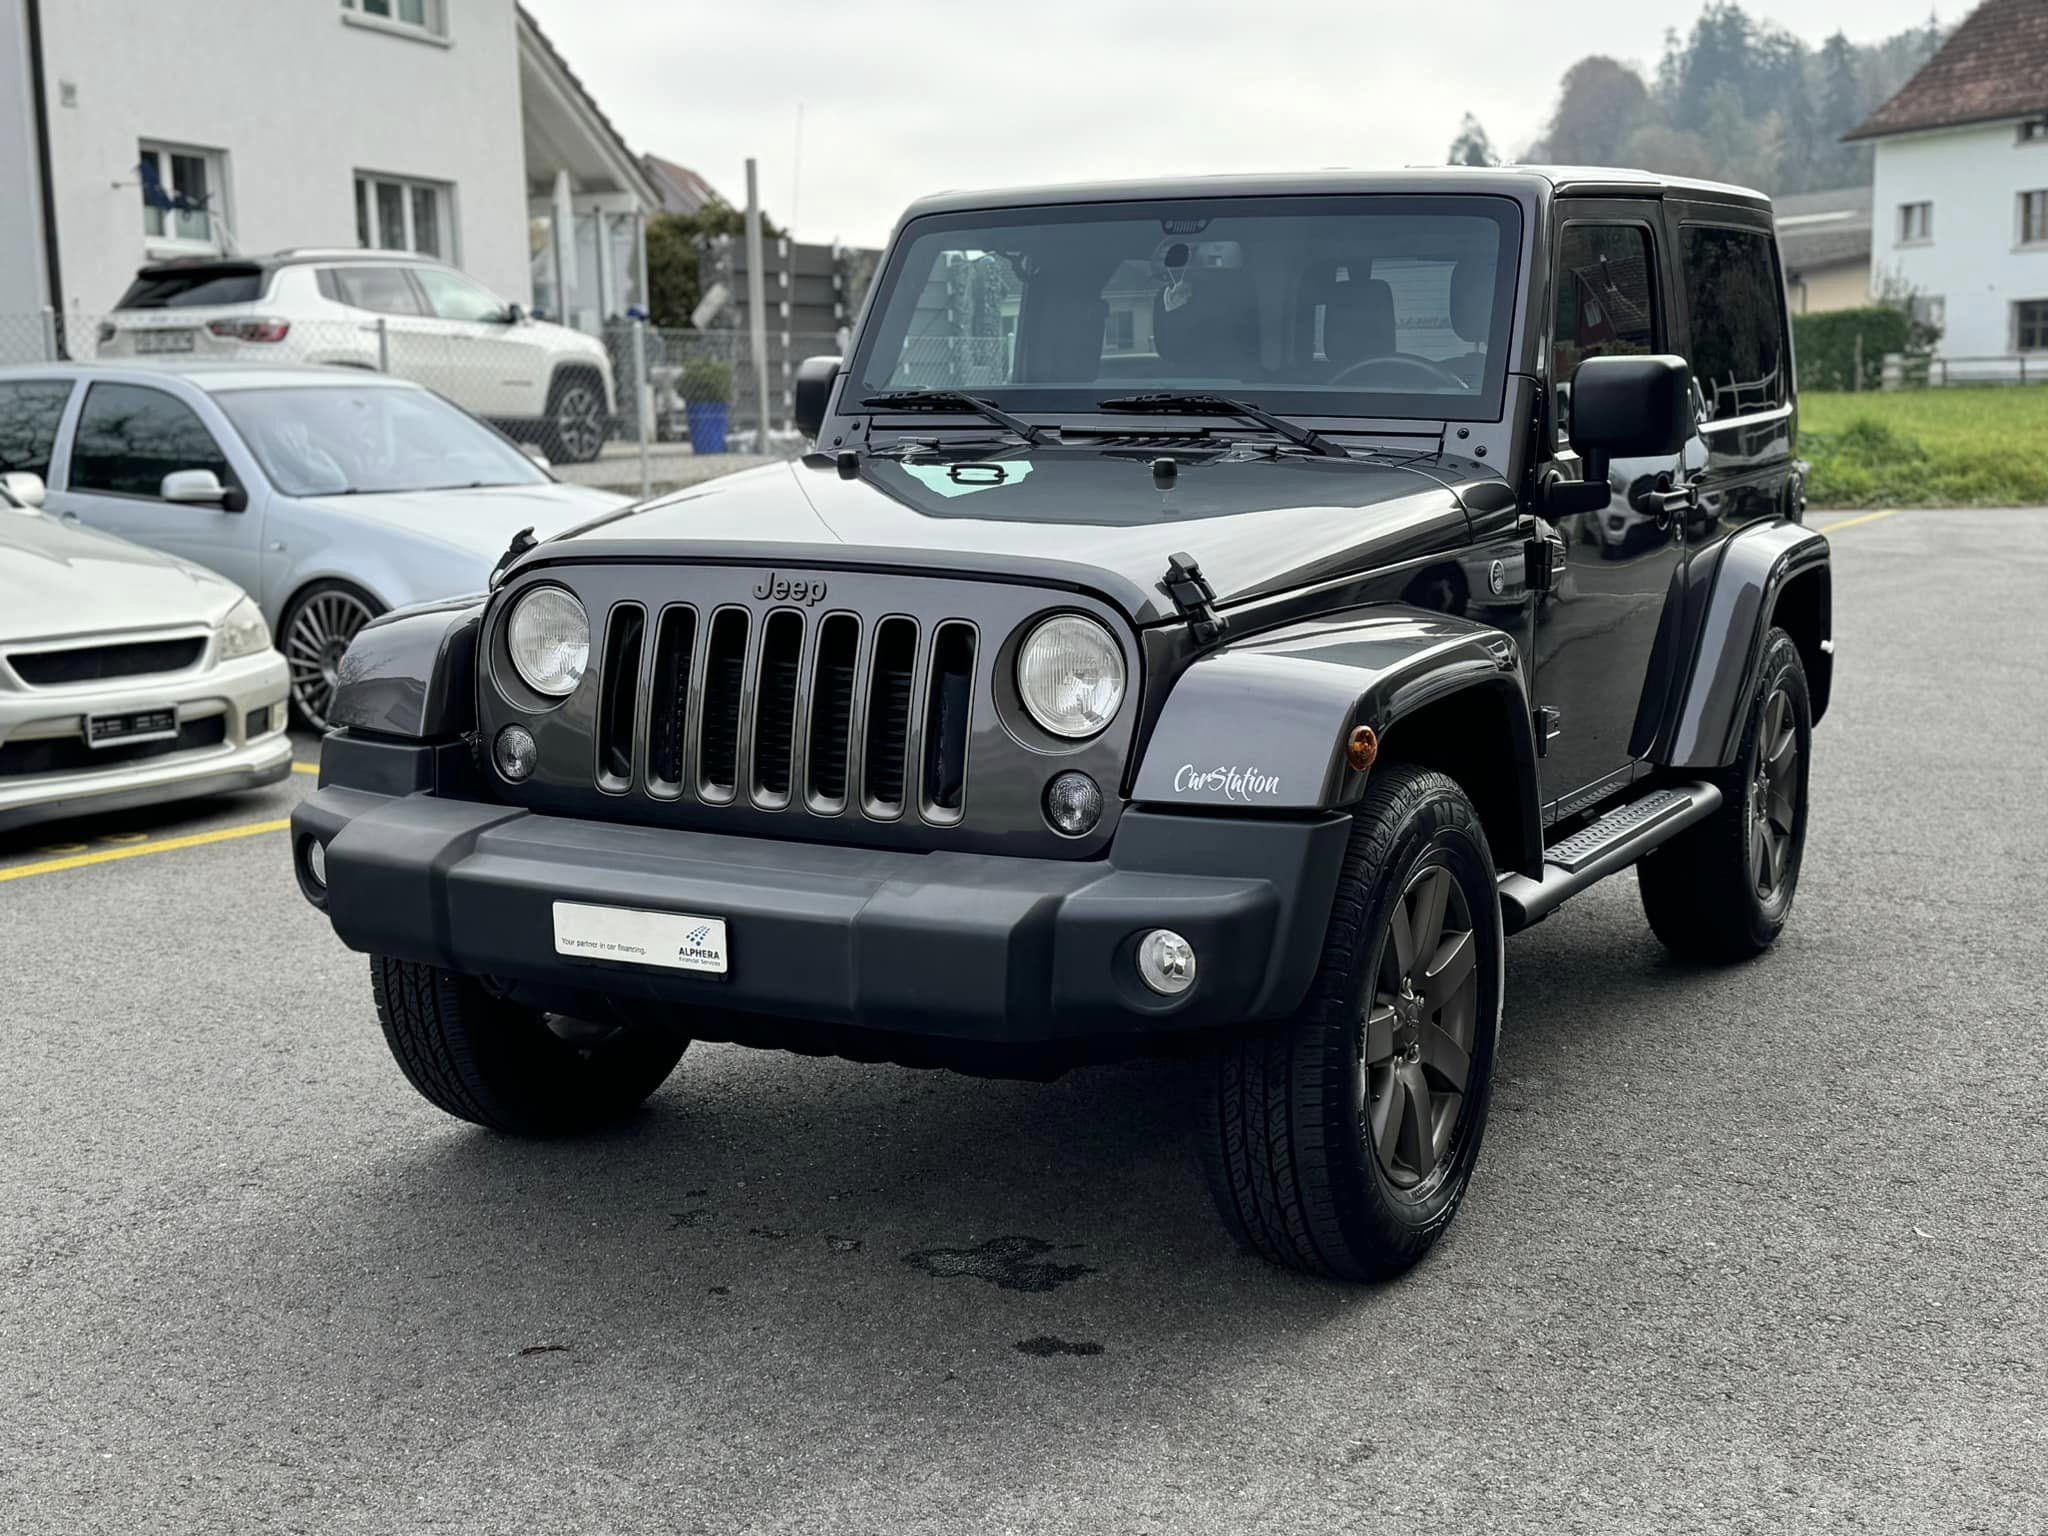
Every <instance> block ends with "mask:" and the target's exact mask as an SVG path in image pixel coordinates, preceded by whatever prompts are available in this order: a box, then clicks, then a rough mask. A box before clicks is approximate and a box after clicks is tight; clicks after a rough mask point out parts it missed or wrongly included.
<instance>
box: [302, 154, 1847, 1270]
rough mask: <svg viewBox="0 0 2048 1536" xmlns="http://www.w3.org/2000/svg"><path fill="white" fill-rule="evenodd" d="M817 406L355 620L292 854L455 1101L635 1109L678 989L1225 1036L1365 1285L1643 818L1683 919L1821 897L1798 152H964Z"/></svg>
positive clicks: (1641, 846) (1290, 1193)
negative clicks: (1189, 173) (1547, 967)
mask: <svg viewBox="0 0 2048 1536" xmlns="http://www.w3.org/2000/svg"><path fill="white" fill-rule="evenodd" d="M794 408H795V413H796V417H797V419H798V422H799V424H800V426H801V427H802V429H803V431H804V433H805V434H806V436H807V437H808V438H810V439H811V440H812V442H813V444H814V447H813V451H811V452H810V453H809V454H807V455H806V456H805V457H804V458H802V459H801V460H799V461H796V462H792V463H788V464H779V465H775V466H772V467H769V468H765V469H757V470H754V471H752V472H750V473H745V474H739V475H735V476H732V477H731V478H729V479H726V480H721V481H718V482H716V483H714V484H711V485H708V486H704V487H701V488H698V489H694V490H689V491H685V492H682V493H680V494H677V495H673V496H667V497H664V498H661V499H658V500H655V501H652V502H649V503H647V504H646V505H644V506H641V507H637V508H634V509H632V510H630V511H627V512H623V513H619V514H616V515H613V516H611V517H608V518H606V519H604V520H602V521H600V522H597V523H594V524H591V525H589V526H587V527H584V528H581V529H578V530H576V531H574V532H572V533H570V534H567V535H564V536H563V537H561V538H558V539H553V540H550V541H548V542H546V543H542V544H539V545H534V544H533V543H532V542H531V540H523V541H520V542H518V543H515V546H514V548H513V550H512V551H509V552H508V554H507V558H506V560H505V562H504V563H503V565H502V566H501V567H500V570H499V572H498V575H497V577H496V579H495V581H494V583H493V588H492V591H491V592H490V594H489V595H488V596H486V597H478V598H474V599H465V600H462V601H458V602H452V603H445V604H440V605H437V606H434V607H431V608H425V609H413V610H410V611H406V612H401V613H395V614H392V615H391V616H389V617H387V618H385V619H383V620H380V621H379V622H377V623H376V624H374V625H372V626H371V627H369V628H367V629H365V630H364V631H363V632H362V634H361V635H360V636H359V637H358V638H357V640H356V642H355V644H354V646H353V647H352V648H351V649H350V651H349V653H348V657H347V660H346V663H345V665H344V668H343V676H342V681H341V685H340V688H339V692H338V695H337V697H336V700H335V704H334V710H333V714H334V718H335V719H336V720H337V721H338V722H339V723H340V725H341V728H340V729H339V730H337V731H336V732H335V733H334V734H333V735H331V736H329V737H328V739H327V741H326V744H325V747H324V749H323V751H322V755H321V776H320V787H319V790H318V792H317V793H316V794H314V795H313V796H312V797H311V798H310V799H308V800H307V801H306V802H305V803H304V804H303V805H302V806H301V807H300V808H299V809H298V811H297V812H296V814H295V815H294V816H293V818H292V829H293V844H294V851H295V858H296V861H297V867H298V871H299V877H300V881H301V884H302V885H303V887H304V890H305V893H306V895H307V897H308V898H309V899H310V900H311V901H312V902H314V904H315V905H317V906H319V907H321V908H323V909H324V910H325V911H326V912H327V914H328V915H329V917H330V918H331V919H332V921H333V924H334V929H335V932H336V933H337V934H339V935H340V937H341V939H342V940H343V942H345V943H346V944H348V945H349V946H351V947H352V948H355V949H358V950H361V951H364V952H365V953H367V954H368V955H370V956H371V957H372V965H371V980H372V984H373V987H374V991H375V995H376V1002H377V1011H378V1016H379V1018H380V1019H381V1020H382V1023H383V1027H384V1033H385V1037H386V1039H387V1040H388V1041H389V1043H390V1047H391V1051H392V1053H393V1055H394V1056H396V1057H397V1059H398V1064H399V1066H400V1067H401V1068H403V1069H404V1072H405V1074H406V1076H407V1077H408V1078H410V1079H411V1081H412V1083H413V1085H414V1086H415V1087H416V1088H418V1090H419V1091H420V1092H421V1093H422V1094H424V1095H425V1096H426V1097H427V1098H428V1099H430V1100H431V1101H432V1102H434V1103H435V1104H437V1105H439V1106H440V1107H441V1108H443V1109H445V1110H447V1111H448V1112H450V1113H451V1114H455V1115H459V1116H462V1117H464V1118H466V1119H469V1120H473V1121H476V1122H478V1123H480V1124H483V1125H486V1126H492V1127H495V1128H498V1129H501V1130H505V1131H512V1132H526V1133H551V1132H568V1131H574V1130H577V1129H580V1128H583V1127H587V1126H591V1125H594V1124H597V1123H599V1122H602V1121H605V1120H607V1119H611V1118H615V1117H617V1116H619V1115H621V1114H623V1113H625V1112H627V1111H629V1110H630V1109H631V1108H632V1107H633V1106H635V1105H637V1104H638V1103H639V1102H640V1101H641V1100H642V1099H643V1098H644V1097H645V1096H646V1095H647V1094H649V1093H650V1092H652V1091H653V1089H654V1088H655V1087H656V1086H657V1085H658V1084H660V1083H661V1082H662V1080H663V1079H664V1078H665V1077H666V1076H667V1075H668V1074H669V1072H670V1071H671V1070H672V1069H673V1068H674V1066H675V1064H676V1062H677V1060H678V1058H679V1057H680V1056H681V1054H682V1051H683V1048H684V1046H685V1044H686V1043H687V1042H688V1041H689V1040H691V1039H714V1040H736V1041H742V1042H745V1043H748V1044H756V1045H770V1046H783V1047H788V1048H791V1049H795V1050H801V1051H811V1052H831V1053H838V1054H841V1055H845V1056H849V1057H854V1058H856V1059H860V1060H891V1061H900V1062H907V1063H914V1064H921V1065H943V1066H952V1067H957V1068H961V1069H964V1070H968V1071H978V1072H988V1073H1003V1074H1014V1075H1026V1076H1043V1075H1050V1074H1052V1073H1055V1072H1058V1071H1060V1070H1061V1069H1063V1068H1065V1067H1067V1066H1069V1065H1072V1064H1074V1063H1076V1062H1081V1061H1088V1060H1097V1059H1101V1058H1104V1057H1109V1056H1116V1055H1124V1054H1132V1053H1146V1052H1166V1051H1172V1052H1179V1053H1186V1054H1194V1055H1197V1056H1198V1057H1199V1058H1200V1061H1201V1066H1200V1069H1199V1081H1200V1084H1201V1092H1200V1095H1199V1099H1200V1106H1199V1118H1200V1136H1201V1138H1202V1144H1203V1149H1204V1152H1205V1155H1206V1158H1207V1162H1208V1166H1209V1169H1210V1173H1211V1177H1212V1180H1213V1183H1214V1187H1215V1195H1216V1199H1217V1203H1218V1205H1219V1206H1220V1207H1221V1210H1222V1213H1223V1217H1224V1220H1225V1222H1226V1224H1227V1225H1228V1226H1229V1227H1230V1229H1231V1231H1232V1232H1233V1233H1234V1234H1235V1235H1236V1236H1237V1238H1238V1239H1239V1240H1240V1241H1241V1242H1243V1243H1245V1244H1247V1245H1248V1246H1250V1247H1251V1248H1253V1249H1255V1250H1257V1251H1258V1252H1259V1253H1261V1254H1264V1255H1265V1256H1267V1257H1268V1258H1272V1259H1275V1260H1278V1261H1280V1262H1282V1263H1286V1264H1291V1265H1295V1266H1297V1267H1300V1268H1302V1269H1306V1270H1311V1271H1315V1272H1319V1273H1322V1274H1327V1275H1334V1276H1342V1277H1346V1278H1367V1277H1374V1276H1384V1275H1389V1274H1392V1273H1394V1272H1397V1271H1399V1270H1401V1269H1403V1268H1404V1267H1406V1266H1407V1265H1409V1264H1412V1263H1413V1262H1414V1261H1415V1260H1416V1259H1417V1258H1418V1257H1419V1256H1420V1255H1421V1254H1422V1253H1423V1252H1424V1251H1425V1250H1426V1249H1427V1248H1428V1247H1429V1245H1430V1243H1431V1242H1432V1241H1433V1240H1434V1239H1435V1237H1436V1235H1437V1234H1438V1233H1439V1232H1440V1231H1442V1230H1443V1228H1444V1226H1445V1224H1446V1223H1447V1222H1448V1221H1449V1220H1450V1218H1451V1215H1452V1212H1453V1210H1454V1209H1455V1207H1456V1206H1457V1203H1458V1201H1459V1198H1460V1196H1461V1195H1462V1194H1463V1192H1464V1190H1465V1187H1466V1184H1467V1181H1468V1180H1469V1178H1470V1176H1471V1173H1472V1168H1473V1163H1474V1160H1475V1159H1476V1158H1477V1156H1478V1152H1479V1144H1480V1137H1481V1133H1482V1132H1483V1130H1484V1129H1485V1125H1486V1114H1487V1102H1488V1094H1489V1087H1490V1083H1491V1078H1492V1073H1493V1067H1494V1059H1495V1051H1496V1042H1497V1039H1498V1031H1499V1021H1500V1017H1501V1004H1502V997H1501V992H1502V978H1503V965H1502V942H1503V940H1504V938H1505V937H1506V936H1507V935H1508V934H1511V933H1514V932H1515V931H1516V930H1517V929H1520V928H1524V927H1526V926H1528V925H1529V924H1531V923H1534V922H1536V921H1537V920H1538V919H1540V918H1542V917H1543V916H1545V915H1546V914H1547V913H1549V912H1551V911H1553V910H1554V909H1555V908H1556V907H1557V906H1558V904H1559V903H1561V902H1563V901H1565V900H1567V899H1568V898H1570V897H1571V896H1573V895H1575V894H1577V893H1578V892H1580V891H1583V890H1585V889H1586V888H1587V887H1588V886H1590V885H1592V884H1593V883H1594V882H1595V881H1597V880H1600V879H1603V878H1605V877H1606V876H1608V875H1611V874H1614V873H1616V872H1617V871H1619V870H1622V869H1624V868H1627V867H1629V866H1634V867H1635V869H1636V871H1637V881H1638V883H1639V885H1640V888H1641V892H1642V904H1643V908H1644V911H1645V913H1646V914H1647V917H1648V920H1649V924H1650V927H1651V928H1652V929H1653V930H1655V932H1656V933H1657V935H1658V936H1659V937H1660V938H1661V939H1663V941H1664V942H1665V943H1666V944H1668V945H1669V946H1670V947H1671V948H1673V949H1674V950H1677V951H1679V952H1681V953H1683V954H1686V955H1689V956H1695V957H1702V958H1711V959H1723V960H1732V959H1739V958H1741V957H1744V956H1748V955H1754V954H1756V953H1757V952H1758V951H1760V950H1762V949H1763V948H1764V947H1765V946H1767V945H1768V944H1770V943H1771V941H1772V940H1773V939H1774V938H1775V937H1776V936H1777V933H1778V931H1779V929H1780V927H1781V926H1782V925H1783V924H1784V922H1785V919H1786V915H1787V913H1788V911H1789V909H1790V907H1791V903H1792V896H1793V891H1794V888H1795V887H1796V885H1797V882H1798V878H1799V865H1800V854H1801V849H1802V846H1803V843H1804V840H1805V833H1806V786H1807V765H1808V761H1809V751H1808V748H1809V743H1810V733H1811V731H1812V727H1813V723H1814V721H1816V720H1817V719H1819V717H1820V715H1821V713H1822V711H1823V710H1824V709H1825V708H1826V706H1827V699H1828V686H1829V678H1830V672H1831V665H1832V663H1831V651H1832V643H1831V639H1830V627H1829V567H1828V547H1827V542H1826V540H1824V539H1823V538H1821V537H1820V536H1819V535H1818V534H1816V533H1814V532H1812V531H1810V530H1809V529H1807V528H1805V527H1804V526H1802V523H1801V518H1802V515H1803V510H1804V506H1803V497H1802V492H1801V485H1800V466H1799V463H1798V461H1797V460H1796V459H1795V457H1794V454H1793V448H1794V440H1795V420H1796V407H1795V401H1794V398H1793V389H1792V367H1791V355H1790V348H1789V345H1788V340H1787V332H1786V323H1785V306H1784V299H1783V284H1782V280H1781V275H1780V271H1779V263H1778V257H1777V251H1776V246H1775V242H1774V239H1773V235H1772V222H1771V213H1770V208H1769V205H1768V204H1767V202H1766V201H1765V200H1764V199H1763V198H1761V197H1759V196H1757V195H1755V194H1753V193H1749V192H1744V191H1740V190H1737V189H1735V188H1731V187H1721V186H1709V185H1704V184H1697V183H1689V182H1675V181H1668V180H1660V179H1656V178H1652V177H1649V176H1643V175H1639V174H1635V173H1631V172H1626V171H1577V170H1573V171H1544V170H1534V169H1531V170H1498V171H1463V172H1452V171H1435V172H1422V173H1410V174H1399V175H1335V174H1331V175H1318V176H1302V177H1275V178H1260V179H1243V180H1240V179H1231V180H1214V181H1188V182H1162V183H1146V184H1133V185H1123V186H1092V187H1080V188H1039V189H1032V190H1028V191H1020V192H1012V193H1002V194H996V195H960V196H946V197H938V198H933V199H929V200H927V201H925V202H922V203H919V204H918V205H917V206H916V207H914V208H912V209H911V210H910V212H909V214H908V216H907V217H906V218H905V219H904V221H903V223H902V225H901V227H900V228H899V230H898V232H897V234H896V237H895V239H894V241H893V243H892V245H891V247H890V250H889V254H888V257H887V260H886V262H885V263H884V265H883V268H882V272H881V276H880V278H879V279H878V281H877V283H876V285H875V289H874V292H873V294H872V295H871V296H870V298H869V301H868V303H867V306H866V309H865V311H864V314H863V318H862V320H861V323H860V326H859V330H858V335H857V337H856V339H855V340H854V343H853V345H852V348H851V356H850V357H848V358H846V359H844V360H841V359H837V358H833V359H819V360H815V361H814V362H812V363H809V364H806V365H805V366H804V368H803V369H802V371H801V373H800V374H799V376H798V378H797V380H796V383H795V392H794ZM1559 980H1560V983H1561V984H1569V978H1559Z"/></svg>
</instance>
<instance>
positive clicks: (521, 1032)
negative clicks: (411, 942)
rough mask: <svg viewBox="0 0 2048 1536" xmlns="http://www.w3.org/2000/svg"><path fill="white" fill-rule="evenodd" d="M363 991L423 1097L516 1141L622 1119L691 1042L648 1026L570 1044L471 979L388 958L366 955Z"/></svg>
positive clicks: (537, 1015)
mask: <svg viewBox="0 0 2048 1536" xmlns="http://www.w3.org/2000/svg"><path fill="white" fill-rule="evenodd" d="M370 985H371V990H372V991H373V992H374V993H375V995H376V999H377V1020H378V1022H379V1023H380V1024H382V1025H383V1026H384V1042H385V1044H386V1045H388V1046H389V1047H390V1048H391V1055H392V1058H393V1059H394V1060H395V1061H396V1062H397V1063H398V1066H399V1070H400V1071H402V1072H404V1073H405V1076H406V1080H407V1081H408V1082H410V1083H411V1084H412V1085H413V1087H414V1088H416V1089H418V1090H419V1093H420V1096H421V1097H422V1098H424V1099H425V1100H426V1101H427V1102H428V1103H430V1104H432V1105H433V1106H434V1107H435V1108H437V1109H441V1110H445V1111H446V1112H447V1113H449V1114H451V1115H454V1116H455V1117H456V1118H457V1119H460V1120H468V1121H471V1122H473V1123H475V1124H477V1125H481V1126H487V1127H489V1128H490V1129H491V1130H494V1131H504V1132H507V1133H509V1134H511V1135H514V1136H567V1135H573V1134H575V1133H577V1132H579V1131H587V1130H592V1129H595V1128H597V1127H599V1126H602V1125H607V1124H610V1123H612V1122H614V1121H617V1120H620V1119H622V1118H624V1117H625V1116H626V1115H628V1114H630V1113H631V1112H632V1111H633V1110H634V1109H636V1108H638V1107H639V1105H640V1104H641V1103H642V1101H644V1100H645V1099H646V1097H647V1096H648V1095H649V1094H650V1093H652V1092H654V1090H655V1089H657V1088H659V1087H660V1086H661V1085H662V1082H663V1081H664V1080H665V1079H666V1078H667V1077H668V1075H669V1073H670V1072H672V1071H674V1070H675V1065H676V1062H677V1061H679V1060H680V1059H681V1058H682V1054H683V1050H684V1047H685V1046H687V1045H688V1044H689V1042H688V1040H687V1039H685V1038H684V1037H683V1036H681V1035H679V1034H671V1033H668V1032H666V1031H662V1030H658V1029H652V1028H624V1027H622V1028H619V1029H616V1030H614V1031H612V1032H611V1033H610V1034H601V1033H595V1032H593V1033H592V1035H591V1036H590V1037H589V1038H587V1039H572V1038H568V1037H565V1036H564V1035H563V1034H561V1033H558V1032H557V1031H556V1030H554V1029H552V1028H550V1027H549V1024H548V1021H547V1015H545V1014H543V1013H541V1012H540V1011H539V1010H537V1009H533V1008H527V1007H523V1006H521V1005H520V1004H517V1003H514V1002H511V1001H509V1000H508V999H505V998H502V997H497V996H494V995H493V994H492V993H491V992H489V991H488V990H486V989H485V987H484V985H483V984H482V983H481V982H479V981H478V980H477V979H476V978H475V977H472V976H462V975H458V974H457V973H455V972H453V971H445V970H442V969H440V968H439V967H436V966H431V965H421V964H419V963H418V962H416V961H411V960H394V959H391V958H390V957H389V956H385V955H373V956H371V958H370Z"/></svg>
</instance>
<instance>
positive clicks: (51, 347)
mask: <svg viewBox="0 0 2048 1536" xmlns="http://www.w3.org/2000/svg"><path fill="white" fill-rule="evenodd" d="M42 316H43V361H44V362H46V363H61V362H62V361H64V356H63V354H62V353H61V352H59V351H58V349H57V311H55V310H54V309H52V308H50V306H49V305H47V304H45V305H44V306H43V308H42Z"/></svg>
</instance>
